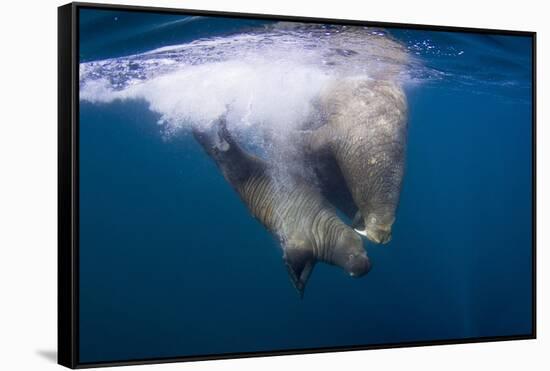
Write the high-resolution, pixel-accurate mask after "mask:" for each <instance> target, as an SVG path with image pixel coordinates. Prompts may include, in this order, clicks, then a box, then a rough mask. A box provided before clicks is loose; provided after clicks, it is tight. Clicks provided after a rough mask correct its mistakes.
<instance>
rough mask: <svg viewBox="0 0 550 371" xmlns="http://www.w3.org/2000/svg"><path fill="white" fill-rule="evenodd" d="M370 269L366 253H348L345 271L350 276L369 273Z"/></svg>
mask: <svg viewBox="0 0 550 371" xmlns="http://www.w3.org/2000/svg"><path fill="white" fill-rule="evenodd" d="M370 269H371V263H370V259H369V258H368V257H367V254H366V253H365V252H364V251H363V253H362V254H359V255H355V254H350V255H349V260H348V264H347V267H346V271H347V272H348V273H349V275H350V276H351V277H356V278H357V277H361V276H364V275H365V274H367V273H369V271H370Z"/></svg>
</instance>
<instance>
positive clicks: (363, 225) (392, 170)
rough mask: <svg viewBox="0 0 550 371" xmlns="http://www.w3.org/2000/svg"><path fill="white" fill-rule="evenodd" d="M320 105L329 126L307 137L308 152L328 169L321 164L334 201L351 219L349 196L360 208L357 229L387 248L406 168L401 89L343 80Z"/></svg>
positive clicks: (404, 109) (323, 95) (324, 95)
mask: <svg viewBox="0 0 550 371" xmlns="http://www.w3.org/2000/svg"><path fill="white" fill-rule="evenodd" d="M318 106H319V107H320V110H321V116H322V117H323V119H324V124H323V125H321V126H320V127H319V128H317V129H315V130H311V131H305V132H303V136H302V140H303V143H302V145H304V146H305V151H306V153H308V154H309V156H310V157H311V156H314V157H315V159H314V160H313V161H312V162H314V163H315V162H316V163H317V164H325V166H324V167H323V166H318V165H316V166H317V171H318V173H320V174H319V176H320V178H321V182H322V183H324V188H325V189H329V190H330V193H331V194H332V195H333V197H334V195H338V193H339V192H340V193H341V196H342V197H340V199H341V200H343V201H344V203H343V205H344V207H343V208H344V210H343V211H344V212H345V213H346V214H348V215H349V214H350V213H353V211H354V208H353V205H351V206H350V203H349V197H347V196H346V192H349V195H350V196H351V198H352V200H353V203H354V204H355V206H356V208H357V209H358V211H357V212H356V213H355V216H354V218H353V219H354V220H353V222H352V223H353V225H354V227H355V230H356V231H357V232H358V233H360V234H361V235H363V236H365V237H367V238H368V239H369V240H371V241H372V242H375V243H387V242H388V241H389V240H390V239H391V228H392V225H393V223H394V221H395V213H396V209H397V206H398V202H399V195H400V191H401V185H402V182H403V175H404V168H405V149H406V143H407V102H406V98H405V94H404V92H403V90H402V88H401V87H400V86H399V85H398V84H397V83H394V82H392V81H389V80H369V79H353V78H349V79H344V80H338V81H337V82H335V83H333V84H331V85H329V86H328V87H327V88H326V89H325V90H324V91H323V92H322V93H321V95H320V98H319V103H318ZM327 163H328V165H326V164H327ZM335 165H336V166H335ZM340 180H343V183H345V185H347V189H346V187H342V182H341V181H340ZM330 201H331V202H333V203H335V204H336V201H332V200H330ZM341 204H342V203H341Z"/></svg>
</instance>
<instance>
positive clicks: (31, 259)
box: [0, 0, 550, 371]
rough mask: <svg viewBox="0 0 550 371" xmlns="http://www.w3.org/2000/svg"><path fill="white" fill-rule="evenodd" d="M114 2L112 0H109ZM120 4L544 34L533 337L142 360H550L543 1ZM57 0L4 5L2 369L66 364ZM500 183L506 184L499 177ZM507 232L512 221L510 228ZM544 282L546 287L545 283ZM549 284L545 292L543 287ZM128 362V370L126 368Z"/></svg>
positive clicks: (475, 366)
mask: <svg viewBox="0 0 550 371" xmlns="http://www.w3.org/2000/svg"><path fill="white" fill-rule="evenodd" d="M105 2H109V3H110V2H111V1H109V0H105ZM118 3H125V4H134V5H149V6H150V5H155V6H165V7H179V8H189V9H193V8H195V9H209V10H226V11H237V12H253V13H268V14H285V15H301V16H313V17H327V18H344V19H346V18H347V19H360V20H372V21H387V22H404V23H421V24H436V25H448V26H468V27H487V28H501V29H519V30H531V31H537V32H538V75H539V78H538V143H539V147H538V190H539V192H538V220H539V222H538V230H539V234H538V313H539V315H538V320H539V325H538V334H539V339H538V340H535V341H532V340H531V341H516V342H503V343H488V344H470V345H452V346H437V347H421V348H407V349H394V350H391V349H390V350H376V351H361V352H345V353H336V354H334V353H332V354H317V355H306V356H285V357H268V358H254V359H241V360H227V361H209V362H198V363H197V362H195V363H184V364H182V363H179V364H166V365H155V366H134V368H136V367H140V369H143V370H145V369H151V370H153V369H155V370H173V369H174V370H175V369H178V370H197V371H200V370H218V371H222V370H223V371H226V370H239V371H243V370H257V369H265V370H281V369H302V370H305V369H320V370H331V369H343V368H345V369H348V370H349V369H358V370H366V369H370V370H376V369H413V370H415V369H419V370H423V371H428V370H437V371H440V370H441V369H444V370H461V371H462V370H465V369H471V370H484V369H490V370H493V369H499V370H521V369H526V368H528V369H542V368H543V366H542V364H543V362H544V361H548V360H549V359H550V357H549V355H548V354H549V353H550V335H548V332H549V331H550V320H549V319H548V317H547V314H548V308H549V295H548V281H549V274H548V271H549V270H550V266H549V263H550V262H549V261H548V259H547V257H548V254H547V253H546V247H547V246H548V245H549V242H550V210H549V207H550V197H549V196H548V193H547V191H549V190H550V167H549V166H548V162H547V161H548V160H550V145H549V144H548V141H549V140H550V129H549V128H548V126H546V124H547V120H546V119H547V118H548V112H549V111H548V109H547V106H545V103H548V96H549V94H548V86H549V81H548V76H549V74H548V73H547V71H546V68H547V67H548V68H550V65H549V63H550V58H549V52H550V41H549V38H550V30H549V24H550V23H549V22H548V12H547V11H546V10H545V6H544V5H543V4H544V2H543V1H540V0H539V1H535V0H523V1H514V2H505V1H498V0H494V1H480V0H455V1H441V0H439V1H438V0H432V1H430V0H409V1H406V0H403V1H397V0H378V1H375V0H371V1H358V0H334V1H329V0H325V1H321V0H302V1H298V0H272V1H251V0H229V1H223V0H202V1H199V0H190V1H184V0H180V1H177V0H172V1H169V0H156V1H152V0H133V1H124V0H120V1H118ZM62 4H63V2H62V1H59V0H36V1H34V0H32V1H31V0H26V1H15V0H11V1H5V2H2V5H1V13H0V18H1V21H0V41H1V42H0V48H1V57H0V73H1V77H0V94H1V96H2V100H1V102H2V103H1V104H0V369H2V370H10V371H11V370H49V369H56V368H57V369H59V368H60V366H57V365H56V364H55V361H54V359H55V352H56V261H57V260H56V248H57V247H56V243H57V242H56V237H57V232H56V223H57V219H56V218H57V215H56V210H57V209H56V205H57V196H56V192H57V190H56V187H57V175H56V174H57V162H56V161H57V136H56V132H57V122H56V99H57V94H56V84H57V78H56V71H57V70H56V63H57V61H56V58H57V55H56V53H57V49H56V43H57V39H56V33H57V9H56V7H57V6H58V5H62ZM497 186H498V185H497ZM503 233H505V231H503ZM544 290H546V293H545V292H544ZM545 294H546V295H545ZM128 369H130V368H128Z"/></svg>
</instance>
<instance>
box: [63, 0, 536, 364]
mask: <svg viewBox="0 0 550 371" xmlns="http://www.w3.org/2000/svg"><path fill="white" fill-rule="evenodd" d="M85 8H86V9H110V10H124V11H133V12H155V13H169V14H182V15H203V16H211V17H234V18H244V19H246V18H253V19H264V20H281V21H296V22H305V23H308V22H315V23H330V24H341V25H359V26H372V27H391V28H407V29H415V30H430V31H447V32H465V33H477V34H498V35H519V36H526V37H530V38H531V40H532V53H533V54H532V71H533V73H532V108H533V110H532V138H531V140H532V142H531V148H532V154H531V156H532V169H531V170H532V220H533V224H532V236H533V238H532V241H533V244H532V262H531V264H532V283H533V284H532V295H531V297H532V311H533V312H532V332H531V333H529V334H524V335H519V336H496V337H478V338H465V339H442V340H437V341H415V342H405V343H388V344H377V345H357V346H341V347H330V348H311V349H277V350H272V351H268V352H243V353H229V354H218V355H196V356H184V357H170V358H151V359H139V360H120V361H115V362H112V361H107V362H97V363H82V362H80V361H79V333H78V328H79V326H78V324H79V318H78V314H79V301H78V298H79V295H78V293H79V292H78V291H79V264H78V262H79V243H78V241H79V183H78V182H79V149H78V142H79V140H78V139H79V122H78V118H79V58H78V50H79V29H78V25H79V10H80V9H85ZM536 35H537V34H536V32H528V31H511V30H496V29H484V28H463V27H447V26H432V25H420V24H405V23H386V22H371V21H357V20H343V19H329V18H309V17H296V16H282V15H268V14H248V13H232V12H221V11H202V10H190V9H169V8H156V7H144V6H127V5H106V4H95V3H70V4H67V5H64V6H61V7H59V8H58V363H59V364H60V365H63V366H66V367H69V368H89V367H100V366H121V365H138V364H153V363H167V362H182V361H197V360H214V359H228V358H243V357H258V356H276V355H288V354H307V353H321V352H341V351H352V350H366V349H381V348H400V347H416V346H426V345H444V344H445V345H448V344H464V343H479V342H494V341H506V340H524V339H536V116H537V115H536V111H537V110H536Z"/></svg>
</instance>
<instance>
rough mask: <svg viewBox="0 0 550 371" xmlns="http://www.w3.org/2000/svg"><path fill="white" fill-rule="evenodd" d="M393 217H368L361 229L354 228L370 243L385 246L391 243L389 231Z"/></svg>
mask: <svg viewBox="0 0 550 371" xmlns="http://www.w3.org/2000/svg"><path fill="white" fill-rule="evenodd" d="M394 221H395V217H386V218H381V217H376V216H370V217H368V218H366V220H365V226H364V227H363V228H355V231H356V232H357V233H359V234H360V235H362V236H364V237H367V238H368V239H369V240H370V241H372V242H374V243H379V244H385V243H388V242H390V241H391V231H392V226H393V222H394Z"/></svg>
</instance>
